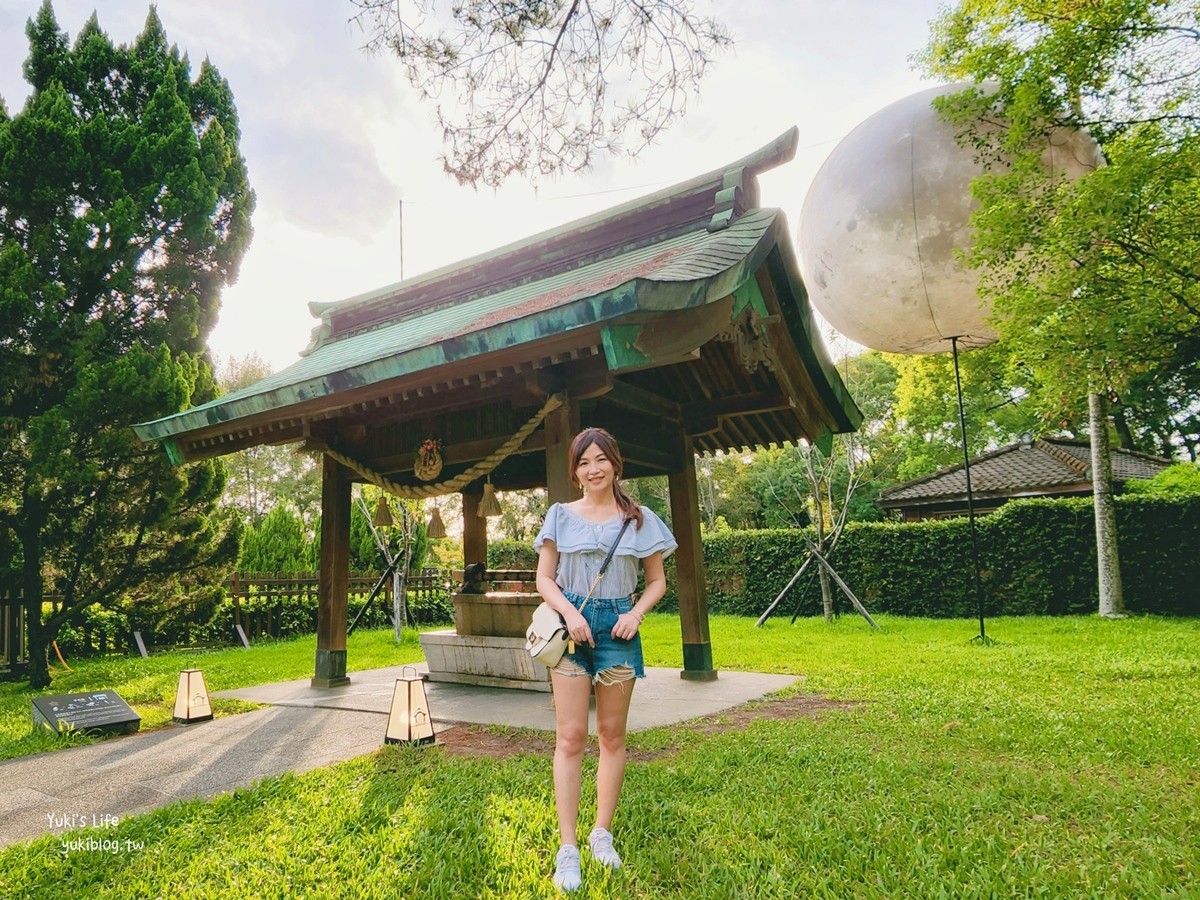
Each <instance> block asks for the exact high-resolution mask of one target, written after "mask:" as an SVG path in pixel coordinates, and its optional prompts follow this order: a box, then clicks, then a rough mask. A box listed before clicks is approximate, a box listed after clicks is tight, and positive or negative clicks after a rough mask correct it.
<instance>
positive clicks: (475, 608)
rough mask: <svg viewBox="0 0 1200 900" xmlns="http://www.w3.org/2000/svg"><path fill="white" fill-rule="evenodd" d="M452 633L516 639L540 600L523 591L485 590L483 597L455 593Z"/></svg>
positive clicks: (526, 626) (480, 595)
mask: <svg viewBox="0 0 1200 900" xmlns="http://www.w3.org/2000/svg"><path fill="white" fill-rule="evenodd" d="M450 602H452V603H453V604H454V630H455V631H456V632H458V633H459V634H463V635H467V634H470V635H486V636H494V637H519V638H521V639H522V641H524V639H525V629H526V628H528V627H529V622H530V620H531V619H533V611H534V610H535V609H537V608H538V606H539V604H541V602H542V598H541V597H539V596H538V595H537V594H535V593H531V592H525V591H488V592H487V593H486V594H455V595H454V596H453V597H451V598H450Z"/></svg>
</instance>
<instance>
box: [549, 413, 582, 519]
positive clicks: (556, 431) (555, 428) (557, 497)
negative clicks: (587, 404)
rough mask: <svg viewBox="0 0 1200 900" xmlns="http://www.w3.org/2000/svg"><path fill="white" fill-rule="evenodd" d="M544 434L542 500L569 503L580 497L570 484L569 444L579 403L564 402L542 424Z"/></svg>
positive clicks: (576, 430)
mask: <svg viewBox="0 0 1200 900" xmlns="http://www.w3.org/2000/svg"><path fill="white" fill-rule="evenodd" d="M542 428H543V429H544V430H545V432H546V437H545V441H546V498H547V501H548V502H549V503H570V502H571V501H572V500H576V499H578V498H579V496H580V492H579V489H578V488H577V487H575V485H574V484H573V483H572V480H571V471H570V468H571V460H570V456H569V454H570V451H571V441H573V440H574V439H575V435H576V434H578V433H579V401H578V400H576V399H575V398H574V397H571V396H568V397H567V402H566V403H564V404H563V405H562V406H560V407H559V408H558V409H556V410H554V411H553V412H551V413H550V414H549V415H547V416H546V418H545V419H544V420H543V422H542Z"/></svg>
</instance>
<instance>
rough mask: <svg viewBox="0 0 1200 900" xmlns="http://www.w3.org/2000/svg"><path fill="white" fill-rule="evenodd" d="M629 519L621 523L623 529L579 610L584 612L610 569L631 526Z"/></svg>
mask: <svg viewBox="0 0 1200 900" xmlns="http://www.w3.org/2000/svg"><path fill="white" fill-rule="evenodd" d="M629 521H630V520H629V519H626V520H625V522H624V523H623V524H622V525H621V530H620V531H618V532H617V539H616V540H615V541H613V545H612V547H610V548H609V551H608V556H606V557H604V562H602V563H601V564H600V571H599V572H597V573H596V577H595V578H593V579H592V586H591V587H590V588H588V592H587V596H586V597H584V598H583V602H582V603H581V604H579V611H580V612H583V608H584V607H585V606H587V605H588V601H589V600H591V599H592V594H593V593H594V592H595V590H596V585H598V584H599V583H600V579H601V578H603V577H604V573H605V572H607V571H608V564H609V563H611V562H612V558H613V554H614V553H616V552H617V544H619V543H621V538H622V537H624V535H625V529H626V528H628V527H629Z"/></svg>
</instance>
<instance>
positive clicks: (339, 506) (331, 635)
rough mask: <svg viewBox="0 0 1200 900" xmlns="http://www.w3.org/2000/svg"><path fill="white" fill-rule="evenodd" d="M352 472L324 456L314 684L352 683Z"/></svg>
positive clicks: (315, 685) (337, 684)
mask: <svg viewBox="0 0 1200 900" xmlns="http://www.w3.org/2000/svg"><path fill="white" fill-rule="evenodd" d="M349 476H350V473H349V471H348V470H347V469H345V468H344V467H343V466H342V465H341V463H339V462H337V460H335V459H333V458H331V457H329V456H322V457H321V562H320V571H319V572H318V579H317V665H316V673H315V674H314V675H313V679H312V685H313V687H338V686H340V685H343V684H349V683H350V679H349V678H347V677H346V596H347V593H348V592H349V586H350V477H349Z"/></svg>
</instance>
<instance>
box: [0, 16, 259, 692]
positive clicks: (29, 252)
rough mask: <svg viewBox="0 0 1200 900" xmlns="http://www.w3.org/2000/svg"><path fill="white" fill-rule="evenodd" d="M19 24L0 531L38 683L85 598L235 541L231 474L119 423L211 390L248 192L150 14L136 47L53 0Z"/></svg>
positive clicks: (184, 63)
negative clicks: (225, 500)
mask: <svg viewBox="0 0 1200 900" xmlns="http://www.w3.org/2000/svg"><path fill="white" fill-rule="evenodd" d="M26 33H27V34H28V36H29V43H30V53H29V58H28V59H27V60H26V62H25V69H24V72H25V78H26V80H27V81H28V82H29V83H30V85H32V88H33V90H32V94H31V96H30V98H29V100H28V102H27V103H26V105H25V107H24V109H23V110H21V111H20V112H18V113H17V114H16V115H13V116H11V117H9V115H8V113H7V111H4V112H2V113H0V528H3V529H4V531H5V532H6V533H7V535H9V536H11V538H10V539H11V540H12V542H13V543H15V544H16V545H17V546H18V547H19V550H18V556H19V560H20V562H19V565H20V587H21V589H22V591H23V593H24V598H25V603H26V605H27V608H28V609H27V612H28V615H27V622H28V628H29V648H30V658H31V669H30V681H31V684H32V685H33V686H34V687H42V686H45V685H47V684H48V683H49V672H48V669H47V666H46V658H45V651H46V649H47V647H48V646H49V644H50V642H51V641H52V640H53V639H54V637H55V636H56V634H57V633H58V630H59V629H60V628H61V627H62V626H63V624H64V623H65V622H67V621H68V620H69V619H71V618H72V617H73V616H76V615H77V614H78V613H79V612H80V611H81V610H82V609H84V608H85V607H87V606H89V605H91V604H93V603H99V604H104V605H111V604H114V603H116V602H117V601H118V600H120V599H121V598H122V597H130V598H133V599H135V600H142V601H144V600H148V599H151V598H153V597H154V596H155V594H156V592H159V591H162V590H166V589H168V588H169V587H170V584H171V582H172V581H173V580H175V579H176V578H177V577H178V576H181V575H185V574H196V573H200V572H203V571H205V570H206V569H207V568H208V567H211V566H216V565H220V564H223V563H225V562H228V561H229V560H232V559H233V558H234V557H235V556H236V554H237V543H238V537H239V534H238V529H237V528H236V527H235V528H231V529H229V530H224V529H222V528H221V527H219V526H218V523H217V522H216V521H215V519H214V516H213V510H214V504H215V501H216V500H217V498H218V497H219V496H220V494H221V491H222V489H223V487H224V474H223V472H224V470H223V467H222V466H221V465H219V464H217V463H215V462H207V463H202V464H198V465H195V466H191V467H189V468H186V469H183V468H176V467H174V466H172V465H171V464H170V462H169V461H168V460H167V458H166V456H165V455H164V454H163V453H162V451H161V450H160V449H158V448H146V447H141V446H138V445H137V443H136V441H135V438H134V435H133V433H132V431H130V429H129V425H130V424H131V423H134V422H138V421H143V420H146V419H152V418H155V417H158V416H163V415H168V414H171V413H174V412H178V411H179V410H181V409H183V408H186V407H187V406H189V405H192V404H194V403H197V402H203V401H205V400H207V399H209V398H211V397H212V396H214V394H215V385H214V383H213V381H212V378H211V376H210V370H209V367H208V365H207V364H206V362H205V360H204V341H205V337H206V335H207V334H208V332H209V330H210V329H211V328H212V326H213V324H214V322H215V320H216V313H217V307H218V299H219V292H220V290H221V288H222V286H223V285H225V284H227V283H229V282H230V281H232V280H233V279H234V278H235V276H236V273H237V266H238V262H239V260H240V259H241V257H242V254H243V252H244V251H245V248H246V245H247V242H248V241H249V238H250V224H249V215H250V212H251V209H252V207H253V202H254V200H253V194H252V193H251V191H250V189H249V186H248V185H247V182H246V172H245V165H244V162H243V160H242V158H241V155H240V154H239V152H238V122H237V114H236V111H235V109H234V105H233V97H232V94H231V92H230V89H229V85H228V84H227V83H226V82H225V81H224V80H223V79H222V78H221V77H220V75H219V74H218V72H217V70H216V69H215V68H213V67H212V66H211V65H210V64H209V63H208V62H207V61H205V63H204V64H203V65H202V66H201V67H200V72H199V74H198V75H197V77H196V78H195V79H194V80H192V79H191V77H190V65H189V63H188V60H187V58H186V57H181V56H180V54H179V51H178V50H177V49H175V48H174V47H169V46H168V44H167V40H166V36H165V35H164V33H163V29H162V24H161V22H160V21H159V19H158V16H157V14H156V13H155V12H154V10H153V8H151V10H150V14H149V15H148V17H147V19H146V26H145V29H144V31H143V32H142V33H141V35H140V36H139V37H138V38H137V40H136V41H135V42H134V43H133V44H131V45H128V46H125V45H121V46H115V45H114V44H113V43H112V42H111V41H110V40H109V38H108V36H107V35H105V34H104V32H102V31H101V30H100V27H99V24H98V22H97V20H96V17H95V16H94V15H93V16H92V18H91V19H89V20H88V22H87V24H85V25H84V27H83V29H82V30H81V31H80V33H79V35H78V36H77V38H76V40H75V42H74V44H73V45H70V44H69V43H68V40H67V35H66V34H65V33H64V32H62V31H60V30H59V27H58V23H57V21H56V20H55V17H54V13H53V10H52V8H51V6H50V4H49V2H46V3H45V4H44V5H43V6H42V7H41V9H40V10H39V12H38V14H37V16H36V17H35V18H34V19H32V20H30V22H29V23H28V26H27V28H26ZM47 584H49V585H51V586H52V588H53V590H54V592H55V593H58V594H61V596H62V598H63V599H62V601H61V604H60V605H59V606H57V607H56V608H54V609H52V610H51V611H50V612H49V614H47V615H44V614H43V603H42V598H43V591H44V589H45V587H46V585H47Z"/></svg>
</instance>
